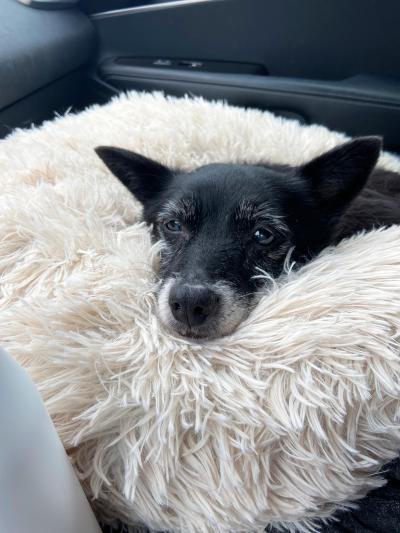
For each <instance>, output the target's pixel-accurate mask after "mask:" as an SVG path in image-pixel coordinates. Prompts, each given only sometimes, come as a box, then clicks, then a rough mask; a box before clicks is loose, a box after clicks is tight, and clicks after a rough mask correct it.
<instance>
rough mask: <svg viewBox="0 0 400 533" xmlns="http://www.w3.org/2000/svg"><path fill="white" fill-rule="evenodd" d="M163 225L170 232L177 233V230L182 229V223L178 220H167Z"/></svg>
mask: <svg viewBox="0 0 400 533" xmlns="http://www.w3.org/2000/svg"><path fill="white" fill-rule="evenodd" d="M164 227H165V228H166V229H167V230H168V231H171V232H174V233H178V232H179V231H182V224H181V223H180V222H179V220H168V222H166V223H165V224H164Z"/></svg>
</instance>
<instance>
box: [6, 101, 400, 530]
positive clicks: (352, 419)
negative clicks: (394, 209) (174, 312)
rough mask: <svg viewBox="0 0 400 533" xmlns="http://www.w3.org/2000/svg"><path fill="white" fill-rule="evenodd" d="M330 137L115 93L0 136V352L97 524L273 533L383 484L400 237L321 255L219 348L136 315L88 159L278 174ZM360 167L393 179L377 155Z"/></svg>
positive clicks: (141, 234)
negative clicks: (106, 148)
mask: <svg viewBox="0 0 400 533" xmlns="http://www.w3.org/2000/svg"><path fill="white" fill-rule="evenodd" d="M344 140H345V139H344V136H342V135H340V134H337V133H332V132H329V131H328V130H326V129H324V128H321V127H319V126H311V127H303V126H300V125H299V124H297V123H295V122H292V121H285V120H284V119H282V118H276V117H274V116H273V115H271V114H270V113H262V112H260V111H256V110H243V109H239V108H230V107H228V106H225V105H223V104H221V103H214V104H212V103H207V102H204V101H202V100H199V99H196V100H191V99H189V98H186V99H174V98H164V97H163V96H162V95H160V94H157V95H149V94H136V93H131V94H129V95H123V96H121V97H119V98H117V99H116V100H114V102H112V103H110V104H109V105H106V106H104V107H98V106H96V107H94V108H92V109H89V110H86V111H85V112H84V113H82V114H80V115H77V116H73V115H70V116H66V117H61V118H58V119H57V120H55V121H53V122H51V123H47V124H45V125H44V126H43V127H42V128H40V129H37V128H36V129H34V130H32V131H17V132H16V133H15V134H14V135H12V136H11V137H10V138H8V139H6V140H3V141H2V142H1V143H0V180H1V187H0V342H1V344H3V346H4V347H6V348H7V349H8V350H9V351H10V353H12V354H13V355H14V356H15V357H16V358H17V359H18V361H20V363H21V364H22V365H23V366H24V367H25V368H26V369H27V370H28V371H29V373H30V375H31V376H32V378H33V379H34V381H35V382H36V383H37V385H38V387H39V389H40V392H41V395H42V397H43V399H44V401H45V403H46V406H47V408H48V410H49V412H50V414H51V416H52V418H53V421H54V423H55V425H56V428H57V431H58V433H59V435H60V436H61V439H62V441H63V444H64V446H65V448H66V449H67V451H68V453H69V455H70V457H71V460H72V462H73V464H74V465H75V468H76V469H77V471H78V472H79V475H80V478H81V480H82V483H83V485H84V487H85V490H86V492H87V494H88V496H89V499H90V500H91V502H93V505H94V506H95V508H96V511H97V513H98V515H99V516H101V517H102V518H103V519H104V520H106V521H109V522H111V521H112V520H113V519H120V520H122V521H123V522H126V523H128V524H131V525H132V524H135V523H137V522H142V523H143V522H144V523H146V524H148V526H150V527H151V528H153V529H155V530H159V531H165V530H168V531H180V532H185V533H206V532H207V533H210V532H213V533H214V532H215V533H227V532H230V533H232V532H235V531H236V532H238V531H240V532H249V531H251V532H254V531H262V530H263V529H264V527H265V526H267V524H272V523H280V524H284V525H286V526H287V527H291V528H292V531H293V530H294V528H295V525H296V526H299V527H301V528H303V529H304V528H306V527H307V526H309V525H310V524H311V520H312V519H313V518H315V517H324V516H325V517H326V516H329V515H331V514H332V513H333V512H334V511H335V510H337V509H338V508H340V507H343V506H345V505H347V504H348V503H349V502H350V501H354V500H355V499H357V498H359V497H361V496H362V495H364V494H365V493H366V492H367V491H368V490H370V489H371V488H373V487H377V486H379V485H381V484H382V483H383V480H382V478H381V477H380V476H379V474H378V473H379V470H380V468H381V466H382V465H383V464H384V463H386V462H387V461H389V460H390V459H392V458H394V457H396V456H397V455H398V450H399V448H400V421H399V413H400V358H399V342H398V341H399V331H400V253H399V250H400V228H398V227H393V228H389V229H387V230H384V231H375V232H371V233H369V234H367V235H360V236H357V237H355V238H354V239H352V240H351V241H348V242H344V243H342V244H340V246H338V247H337V248H335V249H332V250H328V251H326V252H325V253H324V254H323V255H322V256H321V257H319V258H318V259H317V260H315V261H314V262H313V263H311V264H309V265H307V267H306V268H304V269H302V270H301V271H299V272H297V273H293V275H291V276H289V279H288V281H287V283H286V284H284V285H282V286H281V287H277V288H276V289H275V290H272V291H271V292H270V294H268V295H267V296H265V297H263V298H262V300H261V301H260V303H259V304H258V305H257V306H256V308H255V309H253V310H252V312H251V314H250V316H249V317H248V318H247V319H246V320H244V321H243V322H241V323H240V325H239V326H238V327H237V329H236V330H235V331H234V332H233V333H232V334H231V335H227V336H225V337H222V338H218V339H215V340H210V341H207V342H204V343H200V342H197V341H196V342H195V341H192V340H191V339H183V338H177V337H174V336H172V335H171V334H170V333H168V332H166V331H165V329H164V328H163V327H161V325H160V321H159V319H158V318H157V317H156V309H157V300H156V287H155V284H154V277H155V276H154V266H155V265H156V262H157V256H156V254H155V251H154V249H153V248H152V247H151V241H150V237H149V230H148V228H146V227H145V226H144V225H143V224H140V223H137V221H138V220H139V216H140V212H141V209H140V206H139V204H138V203H136V202H135V201H134V200H133V199H132V198H131V196H130V195H129V194H128V193H127V191H126V189H124V188H123V187H122V186H121V185H120V184H119V183H118V182H117V180H116V179H115V178H114V177H112V176H111V174H110V173H109V172H108V171H107V169H106V168H105V166H104V165H103V163H102V162H101V161H100V159H99V158H98V157H97V156H96V155H95V153H94V151H93V148H94V147H95V146H97V145H114V146H120V147H122V148H127V149H129V150H135V151H137V152H140V153H142V154H143V155H145V156H149V157H152V158H153V159H157V160H159V161H161V162H162V163H165V164H168V165H170V166H171V167H174V168H183V169H187V170H190V169H192V168H194V167H196V166H199V165H202V164H206V163H210V162H223V161H225V162H226V161H231V162H239V161H249V162H255V161H268V162H271V163H283V164H291V165H298V164H302V163H304V162H306V161H308V160H310V159H312V158H313V157H315V156H317V155H318V154H321V153H322V152H324V151H326V150H328V149H329V148H332V147H333V146H335V145H337V144H340V143H341V142H343V141H344ZM379 164H380V166H382V167H384V168H386V169H388V170H394V171H397V172H399V171H400V162H399V160H398V159H397V158H395V157H392V156H390V155H388V154H384V155H382V157H381V159H380V162H379ZM293 524H295V525H293ZM133 530H134V529H133V528H132V531H133Z"/></svg>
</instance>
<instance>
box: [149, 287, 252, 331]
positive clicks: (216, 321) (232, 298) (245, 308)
mask: <svg viewBox="0 0 400 533" xmlns="http://www.w3.org/2000/svg"><path fill="white" fill-rule="evenodd" d="M177 282H178V280H177V279H176V278H168V279H166V280H165V282H164V283H162V285H161V288H160V291H159V295H158V315H159V317H160V320H161V322H162V323H163V324H164V326H165V327H166V328H167V329H169V330H170V331H172V332H175V333H178V334H179V335H182V336H183V337H192V338H197V339H201V338H204V339H211V338H215V337H223V336H224V335H228V334H229V333H232V331H233V330H234V329H235V328H236V327H237V326H238V325H239V324H240V323H241V322H242V321H243V320H244V319H245V318H246V316H247V315H248V314H249V312H250V308H249V304H248V303H246V302H245V301H244V300H243V299H242V298H240V297H239V296H238V295H237V293H236V292H235V290H234V289H233V288H232V286H231V285H229V284H228V283H224V282H223V281H217V282H215V283H210V284H209V285H208V286H209V288H210V289H211V290H213V291H214V292H216V293H217V294H219V295H220V301H221V310H220V312H219V313H218V316H216V317H215V318H213V319H212V320H211V321H210V323H208V322H207V324H205V325H204V326H198V327H192V328H188V327H185V326H184V325H183V324H182V323H180V322H178V321H177V320H176V319H175V317H174V316H173V314H172V312H171V309H170V306H169V303H168V299H169V293H170V291H171V289H172V287H173V286H174V284H175V283H177Z"/></svg>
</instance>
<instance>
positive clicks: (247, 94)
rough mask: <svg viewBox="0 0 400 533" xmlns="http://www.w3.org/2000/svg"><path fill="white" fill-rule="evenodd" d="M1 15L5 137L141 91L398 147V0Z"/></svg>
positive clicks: (180, 1) (180, 3)
mask: <svg viewBox="0 0 400 533" xmlns="http://www.w3.org/2000/svg"><path fill="white" fill-rule="evenodd" d="M0 14H1V16H0V43H1V46H0V138H5V137H6V136H7V135H9V134H10V133H11V132H13V131H14V130H15V129H16V128H29V127H31V126H32V125H40V124H41V123H43V122H44V121H46V120H51V119H52V118H54V117H55V116H58V115H63V114H64V113H67V112H78V111H80V110H83V109H84V108H85V107H87V106H90V105H93V104H103V103H106V102H108V101H109V100H110V99H111V98H112V97H113V96H115V95H117V94H119V93H121V92H124V91H130V90H134V91H147V92H149V91H150V92H151V91H161V92H163V93H165V94H167V95H173V96H184V95H190V96H200V97H203V98H204V99H206V100H224V101H226V102H227V103H229V104H231V105H233V106H238V107H242V108H254V109H260V110H266V111H271V112H273V113H274V114H276V115H278V116H281V117H284V118H289V119H294V120H297V121H299V122H300V123H301V124H320V125H323V126H325V127H327V128H330V129H333V130H336V131H340V132H343V133H345V134H346V135H349V136H358V135H378V136H381V137H382V138H383V139H384V149H385V150H388V151H390V152H400V128H399V126H398V124H399V123H400V54H399V53H398V50H399V45H400V34H399V20H400V3H399V2H396V1H395V0H386V1H385V2H382V3H378V2H376V0H351V1H348V0H326V1H325V2H321V1H320V0H307V1H306V2H298V1H296V0H0ZM395 483H397V481H395ZM394 490H395V491H397V493H398V486H397V485H396V486H395V489H394ZM357 527H358V526H357ZM106 531H107V532H111V531H114V530H113V529H112V528H110V527H107V528H105V529H104V532H106ZM115 531H117V530H115ZM326 531H328V530H326ZM329 531H332V532H333V531H342V530H340V529H334V528H332V529H329ZM343 531H344V530H343ZM349 531H350V530H349ZM352 531H356V532H358V531H359V532H363V531H367V529H357V528H356V526H354V529H352ZM374 531H375V530H374ZM376 531H378V529H377V530H376ZM382 531H386V530H383V529H382ZM387 531H389V530H387ZM5 533H6V532H5ZM21 533H24V532H22V531H21ZM77 533H80V532H78V531H77ZM82 533H83V532H82Z"/></svg>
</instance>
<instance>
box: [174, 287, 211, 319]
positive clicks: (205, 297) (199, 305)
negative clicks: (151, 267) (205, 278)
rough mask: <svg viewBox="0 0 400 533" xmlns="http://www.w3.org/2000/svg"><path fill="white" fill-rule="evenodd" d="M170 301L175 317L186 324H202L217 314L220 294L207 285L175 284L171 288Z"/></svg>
mask: <svg viewBox="0 0 400 533" xmlns="http://www.w3.org/2000/svg"><path fill="white" fill-rule="evenodd" d="M168 303H169V306H170V309H171V312H172V314H173V316H174V318H175V319H176V320H177V321H178V322H181V323H183V324H185V326H189V327H192V326H200V325H201V324H204V323H205V322H206V320H207V319H209V318H211V317H212V316H215V315H216V313H217V311H218V308H219V305H220V298H219V295H218V294H217V293H216V292H214V291H212V290H211V289H209V288H208V287H205V286H192V285H186V284H175V286H174V287H172V288H171V291H170V294H169V299H168Z"/></svg>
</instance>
